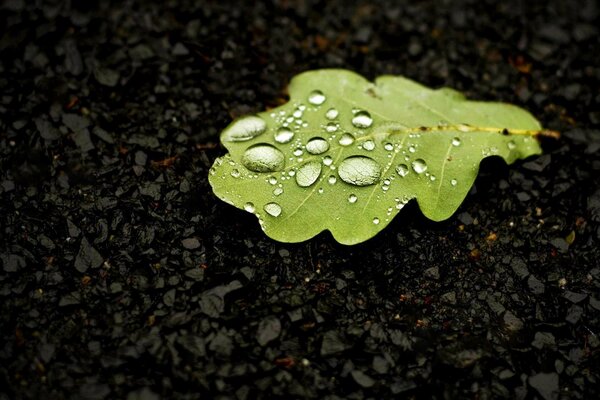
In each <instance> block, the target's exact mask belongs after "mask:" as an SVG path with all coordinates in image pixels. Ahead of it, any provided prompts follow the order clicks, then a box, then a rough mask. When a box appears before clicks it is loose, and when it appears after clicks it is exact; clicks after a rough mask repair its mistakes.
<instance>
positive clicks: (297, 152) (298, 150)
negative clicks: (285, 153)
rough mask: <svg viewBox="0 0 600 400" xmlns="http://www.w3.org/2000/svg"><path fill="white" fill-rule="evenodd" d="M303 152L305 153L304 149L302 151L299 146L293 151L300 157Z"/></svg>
mask: <svg viewBox="0 0 600 400" xmlns="http://www.w3.org/2000/svg"><path fill="white" fill-rule="evenodd" d="M302 153H304V152H303V151H302V149H300V148H298V149H296V150H294V152H293V154H294V155H295V156H296V157H300V156H301V155H302Z"/></svg>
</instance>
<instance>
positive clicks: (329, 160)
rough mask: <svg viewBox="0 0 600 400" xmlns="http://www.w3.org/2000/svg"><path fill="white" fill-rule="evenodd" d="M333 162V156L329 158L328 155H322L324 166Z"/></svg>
mask: <svg viewBox="0 0 600 400" xmlns="http://www.w3.org/2000/svg"><path fill="white" fill-rule="evenodd" d="M332 163H333V158H331V157H330V156H325V157H323V164H325V165H326V166H328V167H329V166H330V165H331V164H332Z"/></svg>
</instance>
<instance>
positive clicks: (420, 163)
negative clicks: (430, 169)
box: [412, 158, 427, 174]
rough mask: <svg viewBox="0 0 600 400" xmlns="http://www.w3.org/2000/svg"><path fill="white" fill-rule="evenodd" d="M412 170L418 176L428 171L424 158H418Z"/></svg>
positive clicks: (413, 163)
mask: <svg viewBox="0 0 600 400" xmlns="http://www.w3.org/2000/svg"><path fill="white" fill-rule="evenodd" d="M412 169H413V170H414V171H415V172H416V173H417V174H422V173H423V172H425V171H427V163H426V162H425V160H423V159H422V158H417V159H416V160H415V161H413V162H412Z"/></svg>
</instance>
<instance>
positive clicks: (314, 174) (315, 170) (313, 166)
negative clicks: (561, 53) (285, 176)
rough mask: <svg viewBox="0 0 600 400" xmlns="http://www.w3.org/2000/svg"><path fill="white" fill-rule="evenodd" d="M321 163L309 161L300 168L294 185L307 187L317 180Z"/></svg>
mask: <svg viewBox="0 0 600 400" xmlns="http://www.w3.org/2000/svg"><path fill="white" fill-rule="evenodd" d="M321 169H322V167H321V163H320V162H318V161H310V162H308V163H306V164H304V165H303V166H301V167H300V168H298V172H297V173H296V183H297V184H298V186H301V187H309V186H310V185H312V184H313V183H315V182H316V181H317V179H319V175H321Z"/></svg>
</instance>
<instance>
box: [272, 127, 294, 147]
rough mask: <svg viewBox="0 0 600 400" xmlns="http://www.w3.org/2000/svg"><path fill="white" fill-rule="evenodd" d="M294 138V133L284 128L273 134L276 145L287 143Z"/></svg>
mask: <svg viewBox="0 0 600 400" xmlns="http://www.w3.org/2000/svg"><path fill="white" fill-rule="evenodd" d="M293 138H294V132H292V130H291V129H289V128H286V127H281V128H279V129H278V130H277V132H276V133H275V141H276V142H277V143H281V144H284V143H289V142H290V141H291V140H292V139H293Z"/></svg>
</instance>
